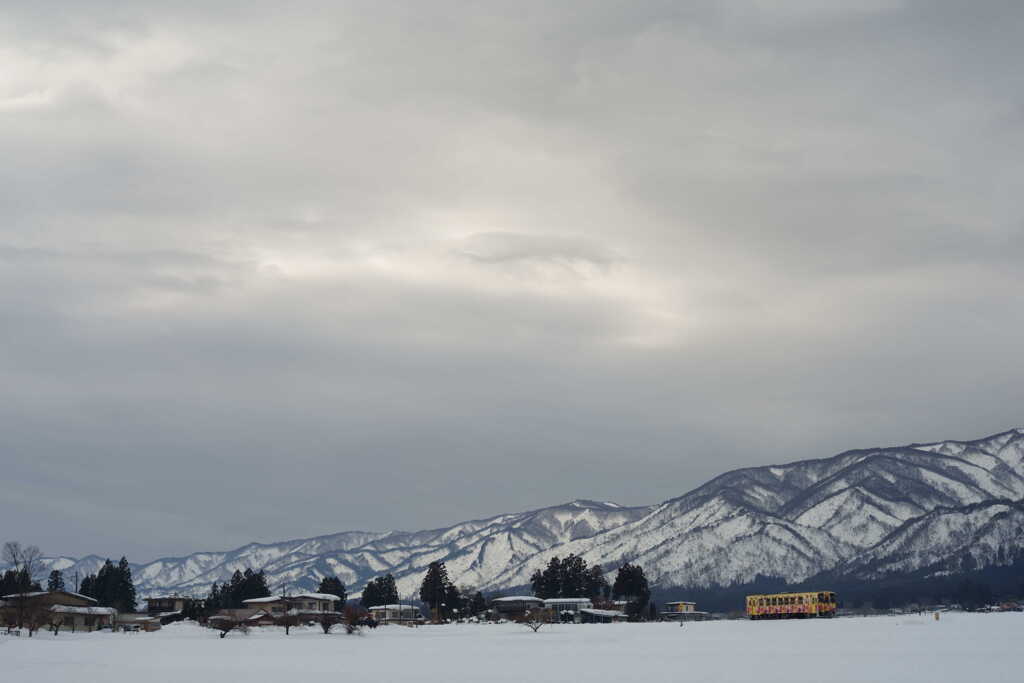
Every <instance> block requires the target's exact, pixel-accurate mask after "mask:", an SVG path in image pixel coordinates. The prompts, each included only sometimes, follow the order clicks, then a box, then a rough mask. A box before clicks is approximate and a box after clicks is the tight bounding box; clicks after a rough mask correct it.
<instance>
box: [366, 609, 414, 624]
mask: <svg viewBox="0 0 1024 683" xmlns="http://www.w3.org/2000/svg"><path fill="white" fill-rule="evenodd" d="M367 611H368V612H369V613H370V616H371V617H373V618H374V620H376V621H378V622H380V623H381V624H388V623H413V622H421V621H423V613H422V612H420V608H419V607H416V606H415V605H408V604H406V605H374V606H373V607H368V608H367Z"/></svg>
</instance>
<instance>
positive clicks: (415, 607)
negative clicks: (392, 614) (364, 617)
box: [366, 603, 420, 612]
mask: <svg viewBox="0 0 1024 683" xmlns="http://www.w3.org/2000/svg"><path fill="white" fill-rule="evenodd" d="M366 609H368V610H370V611H371V612H372V611H373V610H375V609H408V610H416V611H417V612H419V611H420V608H419V607H417V606H416V605H410V604H408V603H406V604H404V605H374V606H373V607H367V608H366Z"/></svg>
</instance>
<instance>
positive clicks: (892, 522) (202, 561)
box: [47, 429, 1024, 595]
mask: <svg viewBox="0 0 1024 683" xmlns="http://www.w3.org/2000/svg"><path fill="white" fill-rule="evenodd" d="M1022 499H1024V429H1012V430H1010V431H1006V432H1002V433H1000V434H996V435H994V436H989V437H986V438H983V439H977V440H974V441H941V442H937V443H928V444H911V445H909V446H898V447H892V448H870V449H862V450H854V451H847V452H845V453H841V454H839V455H836V456H834V457H831V458H824V459H819V460H804V461H800V462H795V463H790V464H788V465H777V466H765V467H750V468H744V469H739V470H734V471H731V472H727V473H726V474H723V475H721V476H719V477H717V478H715V479H713V480H711V481H709V482H708V483H706V484H704V485H703V486H701V487H699V488H696V489H694V490H693V491H690V492H689V493H686V494H685V495H683V496H680V497H679V498H673V499H672V500H668V501H665V502H664V503H661V504H659V505H653V506H650V507H623V506H620V505H616V504H614V503H606V502H595V501H589V500H576V501H573V502H570V503H565V504H563V505H556V506H554V507H549V508H543V509H540V510H533V511H530V512H520V513H515V514H504V515H498V516H496V517H491V518H489V519H482V520H474V521H469V522H461V523H459V524H455V525H454V526H450V527H446V528H443V529H433V530H430V531H416V532H404V531H391V532H370V531H345V532H341V533H337V534H331V535H328V536H317V537H315V538H305V539H297V540H292V541H283V542H280V543H270V544H258V543H251V544H249V545H245V546H242V547H241V548H237V549H235V550H229V551H225V552H212V553H195V554H193V555H188V556H186V557H168V558H161V559H159V560H155V561H153V562H149V563H146V564H140V565H133V566H132V570H133V573H134V576H135V581H136V586H137V588H138V590H139V592H140V594H141V595H152V594H156V593H165V592H171V591H174V592H180V593H185V594H193V595H204V594H205V593H206V592H207V591H208V590H209V587H210V585H211V584H212V583H213V582H214V581H224V580H226V579H228V578H230V576H231V574H232V573H233V572H234V571H235V570H236V569H245V568H246V567H253V568H257V569H260V568H262V569H264V570H265V571H266V573H267V576H268V578H269V580H270V583H271V585H272V587H274V588H284V587H288V588H292V589H303V590H307V589H310V588H314V587H315V586H316V584H318V583H319V580H320V578H321V577H323V576H325V575H337V576H339V577H340V578H341V579H342V580H343V581H344V582H345V584H346V585H347V586H349V588H350V591H351V592H353V593H358V591H359V590H360V589H361V588H362V586H363V585H364V584H365V583H366V582H367V581H368V580H369V579H371V578H373V577H374V576H378V575H380V574H383V573H386V572H391V573H392V574H394V576H395V578H396V580H397V582H398V586H399V590H400V592H401V593H402V594H403V595H412V594H413V593H414V592H416V590H417V589H418V586H419V582H420V580H421V578H422V575H423V573H424V571H425V570H426V567H427V565H428V564H429V563H430V562H433V561H435V560H442V561H444V562H445V563H446V565H447V568H448V572H449V575H450V576H451V577H452V579H453V580H454V581H455V583H456V584H459V585H468V586H474V587H477V588H479V589H481V590H484V591H491V592H494V591H505V590H511V589H514V588H517V587H521V586H524V585H526V584H527V583H529V577H530V575H531V573H532V572H533V571H534V570H535V569H537V568H540V567H542V566H543V565H545V564H546V563H547V561H548V559H549V558H550V557H552V556H553V555H559V556H563V557H564V556H565V555H568V554H569V553H576V554H577V555H581V556H583V557H584V558H585V559H586V560H587V562H588V563H590V564H592V565H593V564H599V565H601V566H603V567H605V568H606V569H607V570H609V571H612V570H614V569H615V568H617V567H618V566H619V565H621V564H622V563H623V562H625V561H630V562H635V563H639V564H641V565H642V566H643V567H644V570H645V572H646V573H647V576H648V577H649V578H650V579H651V581H652V583H653V584H655V585H656V586H658V587H662V588H666V587H676V586H687V587H708V586H713V585H720V586H726V585H730V584H737V583H747V582H750V581H752V580H754V579H755V577H756V576H757V575H766V576H773V577H779V578H783V579H786V580H787V581H802V580H804V579H807V578H808V577H811V576H814V575H816V574H819V573H821V572H829V573H830V574H831V575H833V576H845V577H854V578H859V579H864V580H872V579H876V578H881V577H884V576H887V575H892V574H894V573H917V574H919V575H921V576H933V575H943V574H948V573H951V572H958V571H963V570H970V569H975V568H979V569H980V568H982V567H987V566H993V565H1001V564H1009V563H1011V562H1012V561H1013V560H1014V559H1015V558H1017V557H1018V555H1019V554H1020V553H1021V549H1022V547H1024V502H1022ZM101 564H102V559H101V558H99V557H96V556H89V557H84V558H79V559H75V558H68V557H56V558H49V559H48V560H47V565H48V566H47V569H49V568H51V567H52V568H58V569H62V570H64V571H65V575H68V574H69V573H73V572H75V571H76V570H77V571H78V572H79V574H80V575H85V574H87V573H91V572H94V571H96V570H97V569H98V567H99V566H100V565H101Z"/></svg>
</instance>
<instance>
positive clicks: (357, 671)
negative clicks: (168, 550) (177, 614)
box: [0, 613, 1024, 683]
mask: <svg viewBox="0 0 1024 683" xmlns="http://www.w3.org/2000/svg"><path fill="white" fill-rule="evenodd" d="M1022 635H1024V614H958V613H946V614H943V615H942V619H941V620H940V621H938V622H936V621H934V620H933V619H932V618H931V617H930V615H929V616H928V617H917V616H901V617H873V618H843V619H834V620H831V621H825V620H822V621H775V622H749V621H719V622H706V623H694V624H687V625H686V627H684V628H680V627H679V626H677V625H674V624H607V625H596V624H595V625H557V626H545V627H544V628H542V629H541V630H540V632H538V633H532V632H531V631H529V630H528V629H526V628H524V627H521V626H516V625H514V624H501V625H481V626H475V625H456V626H424V627H420V628H417V629H410V628H404V627H399V626H388V627H382V628H378V629H376V630H375V631H370V632H367V633H366V635H364V636H346V635H344V634H342V633H338V634H333V633H332V634H331V635H329V636H325V635H324V634H323V633H322V632H321V631H320V630H319V629H316V630H314V629H308V630H307V629H297V630H294V629H293V631H292V634H291V635H290V636H285V635H284V632H283V631H280V630H277V629H274V628H270V629H264V630H260V629H253V630H252V631H251V632H250V634H249V635H243V634H241V633H232V634H229V635H228V637H227V638H225V639H224V640H221V639H220V638H218V637H217V633H216V632H214V631H210V630H206V629H201V628H199V627H197V626H193V625H190V624H174V625H171V626H168V627H165V628H164V629H163V630H162V631H159V632H157V633H137V634H122V633H117V634H111V633H93V634H71V633H61V634H60V635H59V636H57V637H56V638H54V637H53V636H52V635H48V634H38V635H37V636H35V637H33V638H31V639H29V638H25V637H22V638H14V637H6V636H0V672H2V673H3V676H2V677H0V678H2V679H3V680H11V681H22V680H26V681H29V680H30V681H33V683H47V682H49V681H61V682H62V683H63V682H66V681H103V682H104V683H122V682H128V681H131V682H132V683H140V682H141V683H160V682H163V681H174V682H175V683H182V682H184V681H187V682H189V683H193V682H201V681H218V682H220V683H224V682H225V681H246V682H253V683H255V682H262V681H274V682H275V683H280V682H281V681H288V682H289V683H299V681H302V680H312V681H320V680H342V678H345V679H353V680H359V681H431V682H433V681H474V682H475V681H574V680H580V681H616V682H619V683H621V682H622V681H631V680H644V681H685V680H694V681H758V682H770V681H882V680H885V681H928V682H929V683H935V682H936V681H961V682H969V681H1021V680H1024V655H1022V654H1021V647H1020V646H1021V640H1022V638H1021V636H1022ZM321 676H322V677H321ZM310 677H312V678H310Z"/></svg>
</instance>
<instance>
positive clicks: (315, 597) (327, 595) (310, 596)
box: [291, 593, 341, 602]
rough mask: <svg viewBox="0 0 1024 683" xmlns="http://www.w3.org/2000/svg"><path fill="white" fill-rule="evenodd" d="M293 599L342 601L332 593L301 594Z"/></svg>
mask: <svg viewBox="0 0 1024 683" xmlns="http://www.w3.org/2000/svg"><path fill="white" fill-rule="evenodd" d="M291 597H293V598H308V599H310V600H331V601H332V602H333V601H335V600H341V598H340V597H339V596H337V595H331V594H330V593H300V594H298V595H293V596H291Z"/></svg>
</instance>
